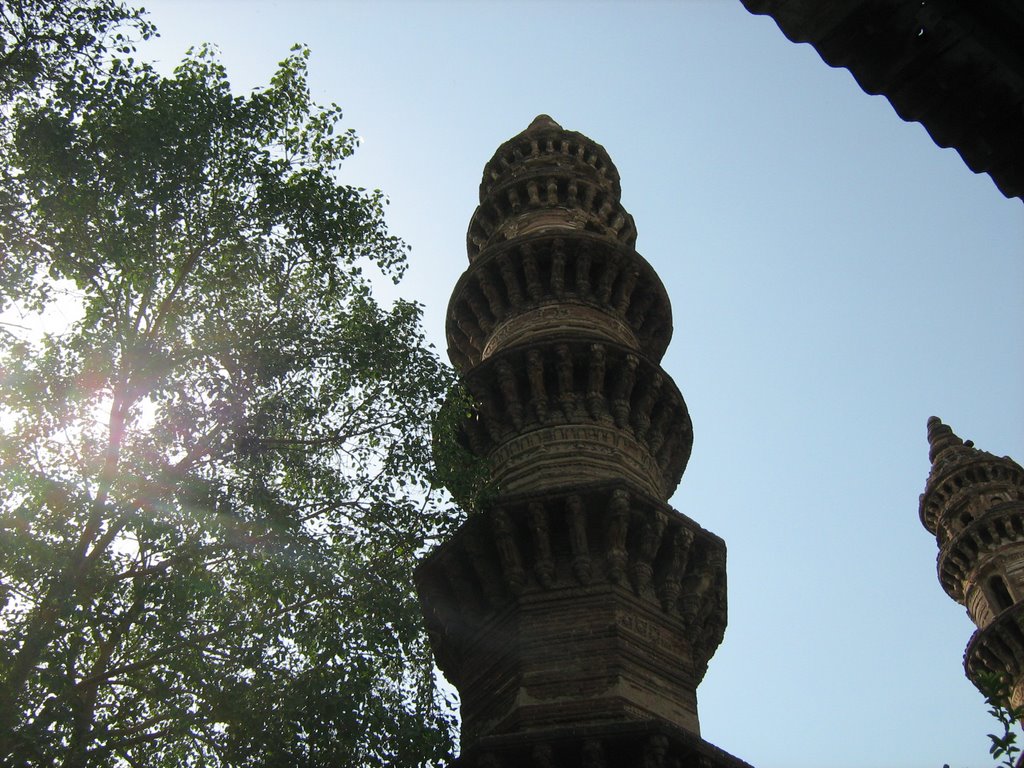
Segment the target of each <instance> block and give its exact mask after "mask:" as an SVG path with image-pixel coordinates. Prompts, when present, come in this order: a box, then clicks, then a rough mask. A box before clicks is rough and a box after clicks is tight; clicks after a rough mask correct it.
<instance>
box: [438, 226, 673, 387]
mask: <svg viewBox="0 0 1024 768" xmlns="http://www.w3.org/2000/svg"><path fill="white" fill-rule="evenodd" d="M555 308H557V309H558V310H559V313H558V314H553V310H554V309H555ZM559 322H561V323H562V328H560V326H559ZM552 329H554V330H556V331H559V330H562V329H564V330H572V331H573V332H577V333H580V334H583V335H587V336H593V337H595V338H603V339H607V340H609V341H615V342H618V343H622V344H626V345H627V346H630V347H632V348H633V349H635V350H636V351H637V352H640V353H642V354H644V355H645V356H647V357H649V358H650V359H651V360H652V361H654V362H658V361H659V360H661V358H662V356H663V355H664V353H665V349H666V347H667V346H668V343H669V340H670V339H671V336H672V311H671V306H670V304H669V300H668V295H667V294H666V293H665V287H664V285H662V283H661V280H660V279H659V278H658V276H657V274H656V273H655V271H654V270H653V269H652V268H651V266H650V264H648V263H647V262H646V261H645V260H644V259H643V257H642V256H640V254H638V253H637V252H636V251H634V250H633V249H632V248H627V247H625V246H622V245H619V244H616V243H610V242H608V241H607V240H606V239H604V238H601V237H597V236H594V235H584V234H580V235H578V236H576V237H573V238H567V237H552V236H548V235H534V236H531V237H526V238H521V239H517V240H515V241H513V242H510V243H505V244H502V245H500V246H497V247H495V248H492V249H489V250H488V251H487V253H486V254H484V255H483V256H481V257H480V258H479V259H477V260H476V261H474V262H473V264H472V266H471V267H470V269H468V270H467V271H466V273H465V274H464V275H463V276H462V278H461V279H460V280H459V282H458V283H457V284H456V286H455V290H454V292H453V293H452V298H451V301H450V302H449V304H448V316H447V338H448V348H449V354H450V355H451V357H452V359H453V362H455V363H456V365H457V366H458V367H459V370H465V369H466V368H469V367H471V366H473V365H476V364H477V363H479V362H480V360H481V359H483V358H486V357H487V356H489V355H491V354H493V353H494V352H495V351H496V350H497V349H500V348H502V347H504V346H511V345H514V344H519V343H526V342H527V341H528V340H529V339H531V338H532V337H534V336H536V335H538V334H542V333H544V332H546V331H548V330H552Z"/></svg>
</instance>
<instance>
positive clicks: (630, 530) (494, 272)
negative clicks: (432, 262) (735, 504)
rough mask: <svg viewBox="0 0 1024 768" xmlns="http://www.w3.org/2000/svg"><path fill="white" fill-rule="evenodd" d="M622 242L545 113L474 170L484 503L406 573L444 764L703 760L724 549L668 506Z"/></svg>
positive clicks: (587, 146) (663, 448)
mask: <svg viewBox="0 0 1024 768" xmlns="http://www.w3.org/2000/svg"><path fill="white" fill-rule="evenodd" d="M635 240H636V229H635V227H634V223H633V219H632V217H631V216H630V215H629V213H628V212H626V211H625V209H624V208H623V207H622V204H621V202H620V186H619V178H618V172H617V171H616V169H615V166H614V165H613V164H612V162H611V159H610V158H609V157H608V155H607V153H606V152H605V151H604V149H602V148H601V147H600V146H599V145H597V144H596V143H594V142H593V141H591V140H590V139H588V138H586V137H585V136H582V135H580V134H577V133H573V132H571V131H565V130H564V129H562V128H561V127H560V126H558V125H557V123H555V122H554V121H552V120H551V119H550V118H547V117H544V116H541V117H538V118H537V120H535V121H534V123H533V124H531V126H530V127H529V128H528V129H527V130H526V131H524V132H523V133H522V134H520V135H519V136H516V137H514V138H513V139H511V140H510V141H508V142H506V143H505V144H504V145H502V146H501V147H500V148H499V149H498V151H497V152H496V153H495V156H494V158H492V160H491V161H490V162H489V163H488V164H487V166H486V167H485V169H484V177H483V180H482V182H481V185H480V204H479V207H478V208H477V210H476V212H475V213H474V215H473V217H472V219H471V221H470V226H469V231H468V233H467V250H468V254H469V267H468V268H467V270H466V272H465V274H464V275H463V276H462V277H461V278H460V280H459V281H458V284H457V285H456V287H455V290H454V292H453V294H452V299H451V302H450V303H449V307H448V313H447V320H446V323H447V326H446V331H447V338H448V346H449V354H450V356H451V359H452V362H453V363H454V364H455V365H456V367H457V368H458V370H459V371H460V373H461V375H462V377H463V380H464V382H465V386H466V390H467V392H468V393H469V395H470V396H471V398H472V400H473V402H474V409H475V413H473V414H472V416H471V417H470V418H468V419H467V420H466V422H465V424H464V425H463V427H462V431H463V438H464V439H463V444H464V445H465V446H466V447H468V449H469V450H470V451H471V452H472V453H473V454H475V455H476V456H478V457H481V458H483V459H485V460H486V462H487V465H488V467H489V470H490V474H491V488H490V490H489V495H488V496H487V497H486V499H484V500H481V501H480V502H479V503H478V504H477V508H476V509H471V510H469V513H470V514H469V518H468V519H467V520H466V522H465V523H464V524H463V525H462V527H461V528H460V529H459V530H458V531H457V532H456V533H455V534H454V535H452V536H451V537H450V538H449V539H448V540H447V541H445V542H444V543H443V544H442V545H441V546H440V547H439V548H438V549H437V550H436V551H435V552H433V553H431V554H430V555H429V556H428V557H426V558H425V559H424V561H423V563H422V564H421V566H420V567H419V569H418V570H417V584H418V588H419V591H420V594H421V596H422V599H423V602H424V613H425V616H426V621H427V627H428V632H429V635H430V638H431V643H432V645H433V647H434V648H435V651H436V657H437V661H438V664H439V666H440V667H441V669H442V670H443V671H444V672H445V674H446V675H447V676H448V678H449V680H451V681H452V682H453V683H454V684H455V685H456V687H458V688H459V690H460V693H461V694H462V701H463V713H462V714H463V729H464V730H463V757H462V758H460V763H459V764H466V765H488V766H497V765H499V764H501V765H535V766H544V767H546V766H552V767H554V766H558V765H565V766H580V765H583V766H587V768H606V766H618V765H622V764H624V763H623V762H622V760H623V758H624V756H626V755H628V756H629V758H628V759H629V762H628V764H629V765H643V766H646V767H647V768H675V767H676V766H678V767H679V768H682V766H684V765H692V764H696V762H697V761H698V758H699V756H700V755H702V754H706V753H707V754H710V753H709V752H708V750H707V749H705V748H704V747H703V746H701V745H703V744H704V742H702V741H701V740H700V739H699V736H698V735H697V734H698V733H699V723H698V719H697V704H696V688H697V685H698V683H699V682H700V680H701V678H702V677H703V674H704V670H705V668H706V666H707V663H708V660H709V658H710V657H711V655H712V654H713V653H714V651H715V649H716V648H717V646H718V644H719V642H720V641H721V639H722V634H723V632H724V629H725V619H726V579H725V545H724V543H723V542H722V541H721V539H719V538H717V537H716V536H714V535H713V534H711V533H709V532H707V531H705V530H704V529H703V528H701V527H700V526H699V525H697V523H695V522H694V521H693V520H691V519H689V518H688V517H685V516H684V515H682V514H680V513H679V512H677V511H675V510H674V509H672V508H671V507H670V506H669V505H668V504H667V501H666V500H667V499H668V497H669V496H670V495H671V494H672V492H673V490H674V489H675V487H676V485H677V484H678V482H679V480H680V478H681V476H682V474H683V471H684V469H685V466H686V463H687V460H688V458H689V454H690V448H691V446H692V441H693V429H692V425H691V422H690V417H689V412H688V410H687V408H686V403H685V402H684V400H683V397H682V395H681V394H680V392H679V390H678V388H677V387H676V385H675V383H674V382H673V381H672V379H671V377H670V376H669V375H668V374H667V373H666V372H665V371H664V370H663V369H662V368H661V366H660V364H659V363H660V360H661V358H662V356H663V354H664V352H665V349H666V347H667V345H668V342H669V340H670V338H671V335H672V315H671V307H670V304H669V300H668V296H667V295H666V293H665V289H664V287H663V285H662V283H661V281H660V280H659V278H658V276H657V274H656V273H655V272H654V270H653V269H652V268H651V266H650V264H648V263H647V261H645V260H644V259H643V257H641V256H640V255H639V254H638V253H637V252H636V250H635V249H634V247H633V246H634V243H635ZM999 531H1001V532H1004V529H1003V528H1000V529H999ZM979 535H982V534H981V533H979ZM984 535H985V536H987V537H988V538H992V537H993V536H995V535H996V534H994V533H991V532H988V529H986V531H985V532H984ZM1000 535H1001V534H1000ZM651 724H658V729H656V730H651V729H648V728H647V725H651ZM664 728H668V729H670V730H671V729H677V730H676V731H671V732H672V733H685V734H686V738H685V739H679V738H676V737H675V736H673V737H671V738H670V737H669V736H666V735H665V733H663V732H662V730H663V729H664ZM609 729H610V730H609ZM623 729H625V730H623ZM630 729H634V730H630ZM666 732H668V731H666ZM553 733H559V734H562V735H560V736H558V737H557V738H554V737H550V738H549V737H547V736H544V737H541V734H549V735H550V734H553ZM519 737H521V738H519ZM517 739H518V740H517ZM698 747H699V749H698ZM716 754H718V753H716ZM717 760H718V758H716V761H717ZM714 764H715V765H716V766H717V765H723V766H724V765H730V766H732V765H737V766H738V765H740V764H739V762H738V761H734V760H733V761H732V762H729V761H726V762H715V763H714Z"/></svg>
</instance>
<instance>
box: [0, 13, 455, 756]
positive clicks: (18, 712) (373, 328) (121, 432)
mask: <svg viewBox="0 0 1024 768" xmlns="http://www.w3.org/2000/svg"><path fill="white" fill-rule="evenodd" d="M56 5H60V3H57V4H56ZM8 50H9V48H8ZM115 53H116V52H115ZM307 57H308V51H306V50H303V49H298V50H295V51H293V53H292V55H290V56H289V57H288V58H287V59H286V60H285V61H284V62H282V64H281V65H280V68H279V69H278V71H277V73H276V74H275V75H274V77H273V79H272V81H271V83H270V85H269V86H268V87H267V88H264V89H261V90H257V91H255V92H253V93H251V94H249V95H247V96H237V95H234V94H233V93H232V91H231V88H230V85H229V82H228V80H227V78H226V75H225V72H224V69H223V67H222V66H221V64H220V63H219V62H218V61H217V59H216V57H215V56H214V55H212V54H211V53H210V51H209V50H200V51H198V52H197V53H194V54H190V55H189V57H188V58H186V60H185V61H184V62H183V63H182V64H181V65H180V67H179V68H178V69H177V70H176V71H175V73H174V75H173V76H171V77H163V76H160V75H159V74H157V73H156V72H155V71H153V70H152V69H151V68H149V67H147V66H145V65H141V64H136V63H133V62H132V61H131V60H130V59H128V58H126V57H123V56H122V57H121V58H118V57H117V56H116V55H114V56H113V57H112V58H109V59H108V60H106V62H105V63H104V64H103V67H102V68H99V67H98V66H97V65H96V61H97V59H96V57H95V56H89V57H86V59H85V60H84V61H85V64H84V65H83V64H82V62H81V61H78V60H75V59H71V60H69V61H70V62H71V64H70V70H71V76H70V79H69V80H65V81H62V82H60V83H58V86H57V87H55V88H54V89H53V92H52V93H51V94H49V95H48V97H47V98H46V99H39V98H33V97H32V96H31V95H24V94H23V95H21V96H19V97H17V98H15V99H13V101H8V104H7V106H6V107H5V113H4V118H5V121H6V125H5V131H4V132H3V141H4V144H5V145H4V147H3V151H4V153H5V155H4V156H5V158H6V165H5V166H4V169H3V170H4V172H3V174H2V180H0V182H2V188H0V192H2V193H3V195H2V196H0V200H2V201H3V207H4V208H5V210H4V211H3V213H4V215H3V216H2V217H0V260H2V261H0V290H2V292H3V307H2V308H4V309H6V310H7V313H6V314H5V315H4V317H5V318H7V320H8V321H10V320H11V318H12V314H11V312H12V311H13V309H12V308H17V309H18V310H19V311H22V312H32V313H36V315H35V316H37V317H38V316H39V313H41V312H45V311H46V310H47V308H52V307H53V306H54V305H55V304H59V303H60V302H65V306H67V307H69V309H68V310H67V311H70V312H73V313H75V314H76V316H77V319H75V320H74V321H73V322H71V323H70V324H68V325H67V327H62V328H60V329H56V330H50V331H49V332H46V333H43V334H41V335H40V334H35V335H34V334H31V333H27V332H24V331H23V329H19V328H18V327H16V325H12V324H11V323H10V322H5V324H3V325H0V366H2V369H0V408H2V412H0V606H2V607H0V626H2V627H3V628H4V631H3V632H2V633H0V762H2V763H3V764H5V765H7V764H10V765H60V766H69V767H70V766H87V765H88V766H108V765H109V766H117V765H129V766H143V765H145V766H165V765H166V766H180V765H232V766H249V765H252V766H255V765H292V766H320V765H332V766H337V765H376V764H385V763H387V764H395V763H398V764H403V765H417V764H429V763H433V762H437V761H439V760H442V759H444V757H445V756H446V755H448V753H449V752H450V749H451V730H452V729H451V722H450V716H449V715H448V714H447V713H448V710H447V708H446V707H445V706H444V702H443V701H442V699H443V696H442V694H440V693H439V691H438V689H437V686H436V682H435V678H434V673H433V667H432V663H431V659H430V655H429V651H428V649H427V648H426V646H425V642H424V639H423V636H422V633H421V630H420V627H419V620H418V608H417V604H416V601H415V599H414V597H413V592H412V587H411V574H410V571H411V562H412V558H413V557H414V555H415V554H416V553H417V552H420V551H422V550H423V548H424V547H425V546H426V545H427V544H428V543H429V539H430V537H432V536H434V535H437V533H438V532H439V531H440V530H441V528H442V527H443V526H444V520H443V518H444V515H443V514H442V510H441V508H440V507H439V505H438V503H437V502H436V500H435V499H434V497H433V496H432V495H431V492H430V483H429V474H428V473H429V466H430V464H429V452H430V443H429V419H430V414H432V413H434V412H435V411H436V409H437V406H438V404H439V402H440V399H441V397H442V396H443V394H444V392H445V391H446V389H447V388H448V386H449V383H450V374H449V372H448V370H447V369H446V368H445V367H444V366H443V365H442V364H441V363H440V362H439V361H438V359H437V358H436V356H435V355H434V354H433V352H432V351H431V350H430V349H429V348H428V347H427V346H426V345H425V343H424V340H423V337H422V333H421V331H420V326H419V319H420V312H419V308H418V307H417V306H416V305H415V304H411V303H408V302H404V301H397V302H395V303H394V304H393V305H391V306H389V307H385V306H382V305H380V304H378V303H377V302H375V301H374V299H373V296H372V293H371V281H370V280H369V279H368V278H367V277H365V276H364V274H363V270H364V269H367V270H371V271H372V270H376V271H380V272H383V273H384V274H385V275H389V276H391V277H393V278H395V279H396V280H397V278H398V277H399V276H400V275H401V273H402V270H403V268H404V265H405V256H406V247H405V245H404V244H403V243H402V242H401V241H399V240H398V239H396V238H395V237H394V236H392V235H390V234H389V233H388V230H387V228H386V226H385V224H384V220H383V215H382V214H383V205H384V202H385V201H384V199H383V197H382V196H381V194H380V193H379V192H367V191H365V190H363V189H357V188H353V187H351V186H346V185H344V184H342V183H340V182H339V181H338V178H337V169H338V164H339V163H340V161H342V160H343V159H344V158H346V157H347V156H349V155H350V154H351V153H352V151H353V150H354V148H355V146H356V139H355V136H354V134H353V132H352V131H351V130H348V131H339V130H338V129H337V126H338V123H339V120H340V117H341V113H340V111H339V109H338V108H337V107H336V106H333V105H332V106H330V107H326V108H322V107H319V106H317V105H316V104H314V103H313V102H312V101H311V98H310V94H309V90H308V87H307V83H306V62H307ZM76 61H78V63H75V62H76ZM83 67H84V68H83ZM83 72H87V76H86V75H84V74H83ZM68 297H70V299H69V298H68Z"/></svg>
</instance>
